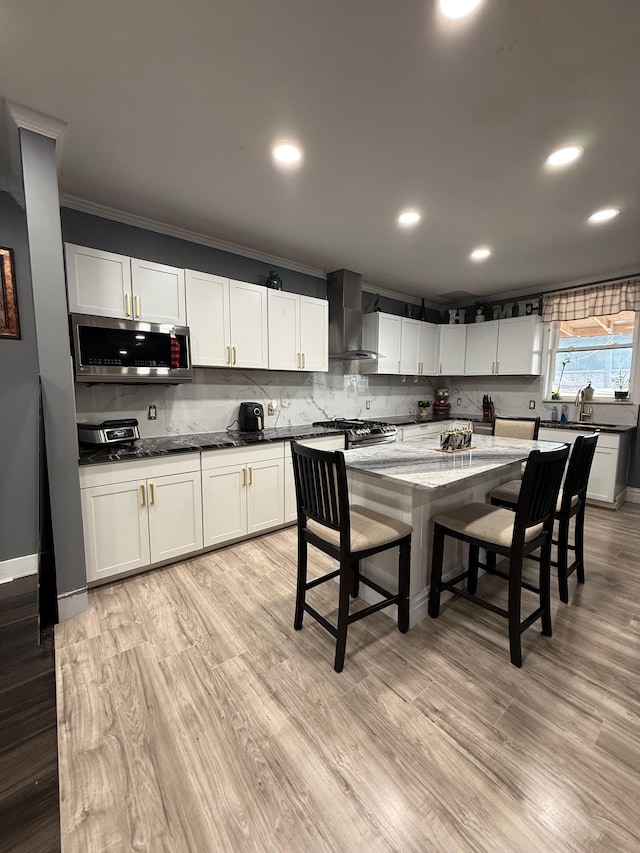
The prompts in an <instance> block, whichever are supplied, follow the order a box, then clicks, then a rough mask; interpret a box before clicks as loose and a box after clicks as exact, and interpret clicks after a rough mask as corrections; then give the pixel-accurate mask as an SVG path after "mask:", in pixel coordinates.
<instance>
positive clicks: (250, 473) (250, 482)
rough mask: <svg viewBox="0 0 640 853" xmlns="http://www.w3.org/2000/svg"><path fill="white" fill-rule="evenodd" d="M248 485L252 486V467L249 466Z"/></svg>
mask: <svg viewBox="0 0 640 853" xmlns="http://www.w3.org/2000/svg"><path fill="white" fill-rule="evenodd" d="M249 485H250V486H253V468H251V467H250V468H249Z"/></svg>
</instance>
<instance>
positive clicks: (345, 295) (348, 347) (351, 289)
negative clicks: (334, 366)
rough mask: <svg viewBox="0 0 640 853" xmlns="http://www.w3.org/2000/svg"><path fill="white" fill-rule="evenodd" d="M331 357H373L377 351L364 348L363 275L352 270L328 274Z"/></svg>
mask: <svg viewBox="0 0 640 853" xmlns="http://www.w3.org/2000/svg"><path fill="white" fill-rule="evenodd" d="M327 297H328V300H329V358H332V359H335V360H341V361H349V360H354V361H374V360H375V359H377V358H378V353H377V352H373V351H372V350H366V349H363V348H362V276H361V275H360V273H357V272H351V270H336V271H335V272H330V273H329V274H328V275H327Z"/></svg>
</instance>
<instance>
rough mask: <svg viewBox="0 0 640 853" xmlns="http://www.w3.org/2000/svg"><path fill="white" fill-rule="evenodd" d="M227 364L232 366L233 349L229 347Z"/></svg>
mask: <svg viewBox="0 0 640 853" xmlns="http://www.w3.org/2000/svg"><path fill="white" fill-rule="evenodd" d="M227 364H231V347H227Z"/></svg>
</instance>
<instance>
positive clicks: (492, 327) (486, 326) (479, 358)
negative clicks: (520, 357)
mask: <svg viewBox="0 0 640 853" xmlns="http://www.w3.org/2000/svg"><path fill="white" fill-rule="evenodd" d="M498 323H499V320H486V321H485V322H484V323H472V324H469V325H467V326H466V327H465V328H466V330H467V351H466V355H465V362H464V372H465V374H466V375H467V376H491V375H493V374H495V373H496V360H497V351H498Z"/></svg>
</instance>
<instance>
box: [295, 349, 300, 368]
mask: <svg viewBox="0 0 640 853" xmlns="http://www.w3.org/2000/svg"><path fill="white" fill-rule="evenodd" d="M296 362H297V365H298V370H300V353H299V352H297V353H296Z"/></svg>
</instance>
